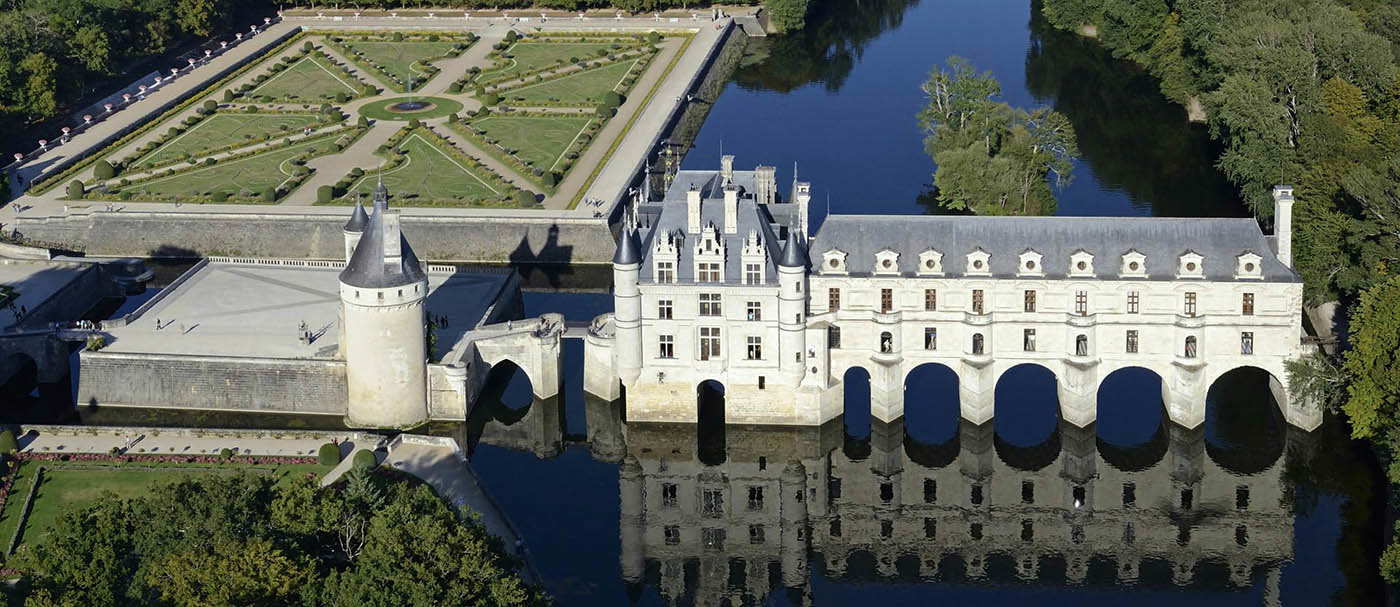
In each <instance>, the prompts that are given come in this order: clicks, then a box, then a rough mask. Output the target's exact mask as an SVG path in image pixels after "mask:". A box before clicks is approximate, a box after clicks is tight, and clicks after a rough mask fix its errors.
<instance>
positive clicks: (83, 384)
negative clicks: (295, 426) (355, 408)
mask: <svg viewBox="0 0 1400 607" xmlns="http://www.w3.org/2000/svg"><path fill="white" fill-rule="evenodd" d="M81 356H82V364H81V365H80V374H79V381H78V404H80V405H97V406H132V407H169V406H171V405H172V404H174V405H175V406H178V407H179V408H181V409H208V410H225V411H243V412H256V411H265V412H269V413H320V414H334V415H344V414H345V403H346V398H347V397H346V394H345V363H343V362H340V361H320V360H273V359H251V358H228V357H216V356H165V355H158V354H128V353H112V352H102V351H97V352H89V351H84V352H83V353H82V354H81Z"/></svg>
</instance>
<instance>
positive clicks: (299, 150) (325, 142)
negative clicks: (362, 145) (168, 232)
mask: <svg viewBox="0 0 1400 607" xmlns="http://www.w3.org/2000/svg"><path fill="white" fill-rule="evenodd" d="M341 136H344V135H341ZM336 139H338V137H335V136H328V137H321V138H317V139H315V140H312V141H307V142H303V143H298V144H295V145H292V146H288V147H284V148H278V149H276V150H272V151H269V152H263V153H260V154H254V155H252V156H248V157H245V158H239V159H237V160H230V161H224V162H220V163H218V164H216V165H214V166H212V167H208V168H201V169H195V170H193V171H188V172H184V173H180V174H177V175H171V176H169V177H161V178H158V179H154V180H151V181H144V182H141V183H134V184H131V185H129V186H126V187H120V186H118V187H117V188H116V189H115V192H116V193H120V192H122V191H128V192H133V193H140V192H149V193H152V194H163V195H168V196H201V195H206V194H212V193H214V192H225V193H227V194H229V195H231V196H236V195H240V194H242V195H245V196H246V195H256V194H257V193H258V192H260V191H262V190H263V188H267V187H270V186H271V187H275V186H277V185H279V184H281V183H282V182H283V181H286V180H287V178H289V177H291V175H292V168H291V166H290V165H291V163H290V161H291V160H292V159H294V158H296V157H298V156H301V155H302V154H303V153H309V156H308V157H313V158H314V157H316V156H322V155H325V154H327V153H329V152H330V151H331V144H332V143H334V142H335V140H336Z"/></svg>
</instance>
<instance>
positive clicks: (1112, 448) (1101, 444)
mask: <svg viewBox="0 0 1400 607" xmlns="http://www.w3.org/2000/svg"><path fill="white" fill-rule="evenodd" d="M1095 443H1096V444H1097V446H1098V450H1099V457H1101V458H1103V461H1104V462H1105V463H1107V464H1108V465H1110V466H1113V467H1114V468H1115V469H1117V470H1120V471H1123V472H1141V471H1143V470H1147V469H1148V468H1151V467H1153V466H1155V465H1157V462H1160V461H1162V458H1163V457H1166V455H1167V449H1168V448H1169V447H1170V446H1171V439H1170V436H1169V433H1168V432H1167V427H1166V424H1165V423H1159V424H1157V429H1156V430H1154V431H1153V432H1152V436H1151V437H1150V438H1148V439H1147V440H1146V441H1145V442H1141V443H1138V444H1135V445H1115V444H1113V443H1110V442H1108V441H1105V440H1103V438H1100V437H1095Z"/></svg>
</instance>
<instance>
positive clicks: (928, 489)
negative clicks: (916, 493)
mask: <svg viewBox="0 0 1400 607" xmlns="http://www.w3.org/2000/svg"><path fill="white" fill-rule="evenodd" d="M924 503H925V504H936V503H938V481H936V480H933V479H931V478H926V479H924Z"/></svg>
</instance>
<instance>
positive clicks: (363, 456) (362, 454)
mask: <svg viewBox="0 0 1400 607" xmlns="http://www.w3.org/2000/svg"><path fill="white" fill-rule="evenodd" d="M353 465H354V466H355V469H356V470H371V469H373V468H374V467H375V466H378V465H379V458H377V457H375V456H374V452H373V451H370V450H369V449H360V450H359V451H356V452H355V459H354V464H353Z"/></svg>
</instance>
